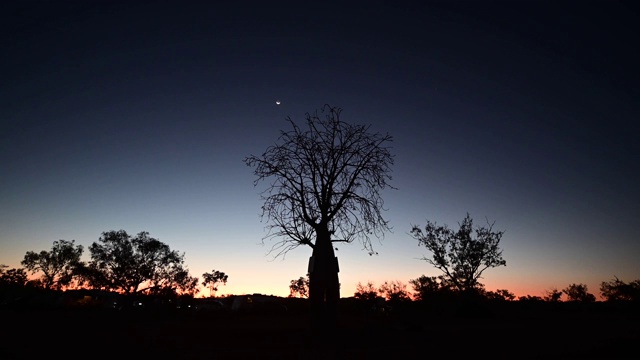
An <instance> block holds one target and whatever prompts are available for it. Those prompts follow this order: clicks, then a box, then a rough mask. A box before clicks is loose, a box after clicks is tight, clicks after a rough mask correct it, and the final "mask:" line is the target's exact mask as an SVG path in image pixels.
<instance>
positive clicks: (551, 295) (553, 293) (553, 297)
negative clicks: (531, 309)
mask: <svg viewBox="0 0 640 360" xmlns="http://www.w3.org/2000/svg"><path fill="white" fill-rule="evenodd" d="M561 298H562V291H560V290H558V289H556V288H553V289H551V290H548V291H545V293H544V297H543V299H544V301H547V302H559V301H560V299H561Z"/></svg>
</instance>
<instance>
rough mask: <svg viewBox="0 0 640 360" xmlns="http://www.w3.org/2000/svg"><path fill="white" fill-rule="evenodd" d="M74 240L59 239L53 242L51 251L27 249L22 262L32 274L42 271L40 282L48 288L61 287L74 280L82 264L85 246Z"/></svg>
mask: <svg viewBox="0 0 640 360" xmlns="http://www.w3.org/2000/svg"><path fill="white" fill-rule="evenodd" d="M74 242H75V240H71V241H67V240H59V241H54V242H53V246H52V247H51V251H46V250H42V251H40V252H39V253H36V252H34V251H27V253H26V254H25V255H24V259H23V260H22V261H21V262H20V263H21V264H22V266H24V267H25V268H26V269H27V270H29V271H30V272H31V273H32V274H35V273H38V272H42V276H41V277H40V283H41V284H42V286H44V287H45V288H46V289H61V288H62V287H63V286H66V285H69V284H70V283H71V282H72V281H73V279H74V277H75V276H76V274H77V268H78V267H79V266H81V265H82V263H81V261H80V257H81V256H82V253H83V251H84V248H83V247H82V245H77V246H76V245H74Z"/></svg>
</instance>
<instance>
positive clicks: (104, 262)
mask: <svg viewBox="0 0 640 360" xmlns="http://www.w3.org/2000/svg"><path fill="white" fill-rule="evenodd" d="M89 252H90V253H91V261H90V262H89V266H88V269H87V271H86V276H87V278H88V280H89V282H90V283H91V285H93V286H94V287H95V288H104V289H107V290H115V291H119V292H122V293H125V294H133V293H147V294H160V293H167V292H168V293H178V292H180V293H195V292H196V291H197V285H198V278H195V277H191V276H190V275H189V271H188V269H187V268H186V267H185V265H184V254H180V253H178V252H177V251H173V250H171V249H170V248H169V246H168V245H167V244H165V243H163V242H161V241H160V240H158V239H155V238H152V237H150V236H149V233H148V232H146V231H142V232H140V233H138V234H137V235H136V236H135V237H131V236H130V235H129V234H127V232H126V231H124V230H119V231H113V230H112V231H107V232H103V233H102V236H101V237H100V239H99V242H94V243H93V244H92V245H91V246H90V247H89Z"/></svg>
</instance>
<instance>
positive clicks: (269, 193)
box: [243, 105, 393, 326]
mask: <svg viewBox="0 0 640 360" xmlns="http://www.w3.org/2000/svg"><path fill="white" fill-rule="evenodd" d="M341 112H342V109H340V108H338V107H331V106H329V105H325V106H324V107H322V108H321V109H320V113H319V112H318V111H317V110H316V112H315V113H314V114H309V113H307V114H306V119H305V126H300V125H298V124H296V123H295V122H294V121H293V120H292V119H291V118H287V121H288V123H289V125H291V128H292V129H291V130H289V131H281V133H280V137H279V138H278V141H277V143H276V144H275V145H272V146H270V147H268V148H267V150H266V151H265V152H264V153H263V154H262V155H261V156H255V155H251V156H249V157H246V158H245V159H244V160H243V161H244V163H245V164H246V165H248V166H251V167H254V168H255V170H254V174H255V175H256V176H257V179H256V180H255V181H254V185H256V186H257V184H258V183H260V182H262V181H268V186H267V188H266V190H264V191H263V192H262V193H261V198H262V200H263V201H264V204H263V206H262V216H263V218H266V219H267V221H268V223H269V224H268V225H267V227H266V228H267V230H268V231H267V235H266V236H265V237H264V238H263V241H264V240H265V239H267V238H279V241H277V242H276V243H274V244H273V246H272V248H271V251H270V253H275V257H279V256H282V257H283V258H284V256H285V254H286V253H287V252H288V251H290V250H292V249H295V248H297V247H298V246H300V245H307V246H310V247H311V248H312V249H313V250H312V256H311V259H310V261H309V269H308V270H309V271H308V273H309V300H310V302H311V307H312V312H313V315H314V322H315V323H317V324H318V325H319V326H324V325H331V324H332V323H335V320H336V319H337V314H338V309H337V307H338V302H339V301H338V300H339V299H340V282H339V279H338V271H339V270H338V260H337V258H336V257H335V253H334V243H337V242H344V243H352V242H353V241H355V240H359V241H360V242H361V243H362V245H363V247H364V249H365V250H367V251H368V252H369V254H374V253H375V251H374V250H373V245H372V242H371V237H372V236H375V237H377V238H382V237H383V236H384V232H385V231H388V230H390V227H389V225H388V222H387V221H386V220H385V219H384V218H383V216H382V211H383V210H384V208H383V205H384V202H383V200H382V196H381V191H382V190H383V189H385V188H393V187H392V186H391V185H389V183H388V181H389V180H391V175H390V171H391V165H392V164H393V156H392V154H391V152H390V149H389V145H388V144H389V143H390V142H391V141H392V137H391V136H390V135H388V134H386V135H383V134H380V133H372V132H370V126H365V125H354V124H349V123H347V122H345V121H343V120H342V119H341V118H340V115H341Z"/></svg>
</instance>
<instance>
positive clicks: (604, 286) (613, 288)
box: [600, 277, 640, 301]
mask: <svg viewBox="0 0 640 360" xmlns="http://www.w3.org/2000/svg"><path fill="white" fill-rule="evenodd" d="M600 294H601V295H602V297H603V298H604V299H605V300H606V301H640V279H639V280H635V281H632V282H630V283H625V282H624V281H622V280H620V279H618V277H615V279H613V280H611V281H603V282H602V283H601V284H600Z"/></svg>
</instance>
